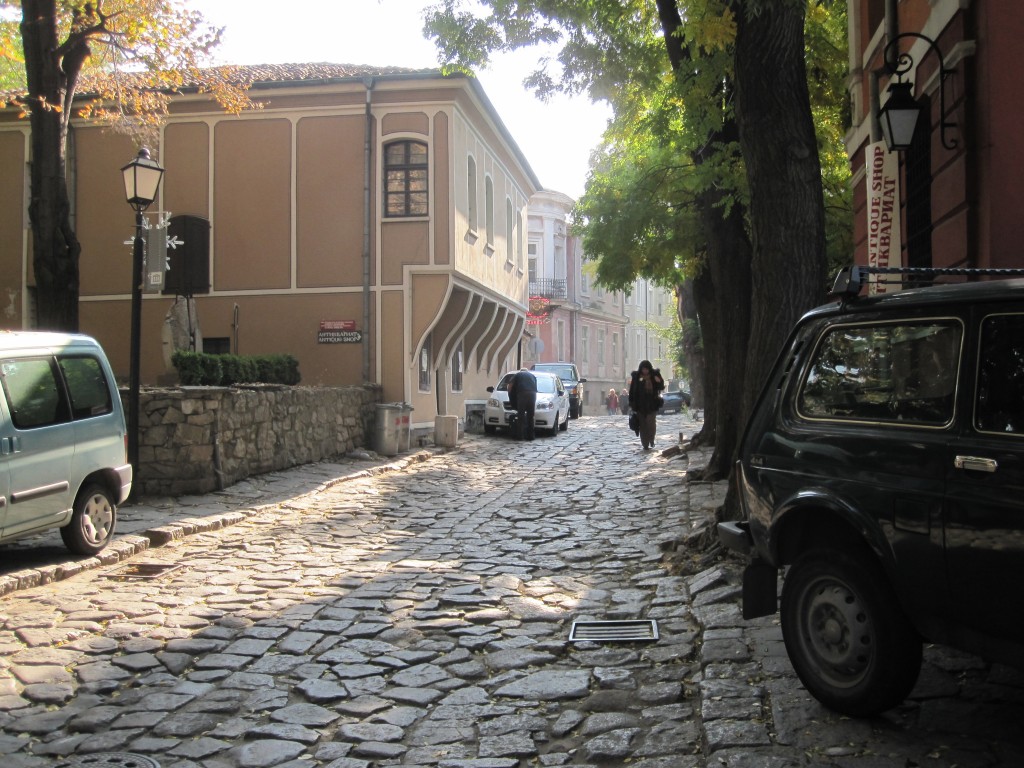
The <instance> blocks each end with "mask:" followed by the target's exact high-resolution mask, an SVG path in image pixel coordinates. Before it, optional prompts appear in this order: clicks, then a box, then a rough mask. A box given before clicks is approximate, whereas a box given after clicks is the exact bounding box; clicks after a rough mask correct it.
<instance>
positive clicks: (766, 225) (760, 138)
mask: <svg viewBox="0 0 1024 768" xmlns="http://www.w3.org/2000/svg"><path fill="white" fill-rule="evenodd" d="M804 13H805V5H804V4H803V3H799V2H776V3H763V4H761V5H760V6H759V10H758V12H757V13H750V14H746V13H744V12H743V9H742V8H741V9H740V10H739V12H738V13H737V35H736V103H737V107H736V115H737V124H738V126H739V139H740V147H741V150H742V154H743V161H744V164H745V166H746V171H747V180H748V183H749V186H750V222H751V229H752V239H753V259H752V262H751V269H750V274H751V276H752V278H753V286H752V312H751V316H750V345H749V350H748V355H747V361H746V367H745V379H746V383H747V386H746V387H745V388H744V391H743V398H742V400H740V401H737V403H739V404H741V405H742V407H741V409H740V413H739V417H740V419H741V424H742V423H745V422H746V417H747V415H748V414H749V413H750V410H751V409H752V408H753V405H754V401H755V399H756V398H757V396H758V394H759V393H760V390H761V386H762V383H763V382H764V381H765V380H766V379H767V377H768V374H769V372H770V370H771V367H772V365H773V364H774V362H775V358H776V357H777V355H778V353H779V350H780V348H781V346H782V344H783V343H784V341H785V339H786V337H787V336H788V334H789V332H790V330H791V329H792V327H793V325H794V323H795V322H796V321H797V320H798V319H799V317H800V315H802V314H803V313H804V312H805V311H807V310H808V309H810V308H811V307H813V306H814V305H815V304H818V303H820V302H821V301H822V299H823V296H824V294H823V290H824V285H825V216H824V210H825V208H824V199H823V197H822V187H821V166H820V162H819V158H818V146H817V141H816V139H815V133H814V123H813V120H812V118H811V106H810V97H809V95H808V91H807V72H806V68H805V65H804Z"/></svg>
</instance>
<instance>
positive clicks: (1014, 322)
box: [719, 267, 1024, 716]
mask: <svg viewBox="0 0 1024 768" xmlns="http://www.w3.org/2000/svg"><path fill="white" fill-rule="evenodd" d="M869 271H875V272H881V273H884V274H889V273H891V272H892V271H893V270H867V269H864V268H856V267H854V268H852V269H850V270H848V271H845V272H844V273H843V274H841V275H840V277H839V279H838V280H837V284H836V288H835V289H834V291H833V296H834V297H835V298H836V299H837V301H836V302H835V303H832V304H828V305H826V306H823V307H819V308H818V309H816V310H813V311H811V312H809V313H808V314H807V315H805V316H804V317H803V318H802V319H801V320H800V322H799V323H798V324H797V326H796V328H795V329H794V330H793V332H792V334H791V336H790V338H789V341H788V342H787V343H786V345H785V347H784V348H783V351H782V354H781V355H780V357H779V359H778V362H777V363H776V365H775V368H774V370H773V371H772V374H771V378H770V379H769V380H768V382H767V383H766V385H765V387H764V390H763V392H762V394H761V397H760V400H759V402H758V403H757V405H756V406H755V409H754V412H753V414H752V416H751V418H750V420H749V422H748V424H747V427H746V433H745V436H744V438H743V441H742V445H741V448H740V456H739V460H738V462H737V466H736V469H735V471H734V473H733V482H734V484H735V485H734V491H736V492H737V493H736V495H737V497H738V499H739V501H740V504H741V507H742V510H741V520H740V521H738V522H725V523H721V524H720V525H719V537H720V539H721V540H722V542H723V543H724V544H726V545H727V546H730V547H732V548H734V549H738V550H740V551H743V552H747V553H748V554H749V556H750V560H749V564H748V566H747V568H746V571H745V573H744V589H743V615H744V617H745V618H754V617H757V616H765V615H770V614H773V613H775V611H776V610H780V611H781V623H782V631H783V637H784V639H785V643H786V649H787V651H788V654H789V657H790V660H791V661H792V663H793V666H794V668H795V669H796V672H797V674H798V675H799V677H800V679H801V680H802V681H803V683H804V685H805V686H806V687H807V689H808V690H809V691H810V692H811V693H812V694H813V695H814V696H815V697H817V698H818V699H819V700H820V701H822V702H823V703H824V704H826V705H827V706H829V707H831V708H833V709H835V710H837V711H839V712H843V713H846V714H849V715H854V716H864V715H871V714H875V713H878V712H880V711H882V710H885V709H888V708H890V707H892V706H894V705H896V704H898V703H899V702H900V701H902V700H903V699H904V698H905V697H906V696H907V695H908V694H909V693H910V691H911V689H912V688H913V687H914V685H915V682H916V680H917V676H918V673H919V670H920V665H921V651H922V642H923V641H932V642H938V643H943V644H946V645H951V646H955V647H959V648H961V649H963V650H966V651H968V652H971V653H975V654H978V655H981V656H984V657H987V658H989V659H992V660H997V661H1002V662H1005V663H1008V664H1011V665H1015V666H1020V665H1021V664H1022V661H1024V590H1022V589H1021V584H1022V583H1024V280H1009V279H999V280H984V281H977V278H978V277H982V276H988V277H991V276H994V275H993V273H998V276H1000V277H1005V276H1007V275H1008V273H1011V272H1012V273H1013V274H1024V272H1022V271H1019V270H1012V271H1011V270H985V271H984V275H982V274H980V273H979V271H974V270H927V271H924V272H923V273H922V272H921V271H919V270H918V271H914V272H913V276H914V277H918V278H924V279H926V280H928V281H929V282H932V281H934V280H936V279H945V277H944V275H945V274H946V273H956V274H960V275H966V276H967V277H968V278H969V279H972V280H974V281H973V282H969V283H961V284H955V285H954V284H944V285H938V284H935V285H931V286H930V287H924V288H919V289H914V290H901V291H898V292H896V293H891V294H888V295H878V296H865V297H861V296H859V295H858V294H859V292H860V288H861V285H862V284H863V283H864V282H865V279H866V273H867V272H869ZM903 272H909V270H903ZM902 277H903V279H906V276H905V275H904V276H902ZM783 568H788V570H786V571H785V576H784V579H783V583H782V600H781V608H778V607H777V599H776V596H777V579H778V574H779V571H780V569H783Z"/></svg>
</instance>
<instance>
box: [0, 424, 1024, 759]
mask: <svg viewBox="0 0 1024 768" xmlns="http://www.w3.org/2000/svg"><path fill="white" fill-rule="evenodd" d="M694 427H695V425H694V424H693V423H692V422H690V421H688V419H687V417H686V416H685V415H681V416H678V417H668V418H665V419H662V420H661V421H660V424H659V429H660V432H661V434H660V435H659V438H658V444H657V447H658V448H659V449H666V448H671V447H672V446H674V445H675V444H676V439H675V437H676V434H677V433H679V432H692V430H693V429H694ZM700 460H701V459H700V456H699V455H691V456H689V458H688V459H687V458H686V457H680V456H675V457H671V456H665V455H662V453H660V452H650V451H648V452H644V451H642V450H641V449H640V446H639V444H638V441H637V440H636V439H635V438H634V437H633V435H632V434H631V433H629V432H628V431H627V429H626V426H625V419H616V418H607V417H591V418H584V419H581V420H579V421H574V422H572V424H571V426H570V428H569V431H568V432H566V433H561V434H559V435H558V436H556V437H550V438H549V437H542V438H538V439H537V440H536V441H534V442H532V443H519V442H514V441H511V440H508V439H506V438H502V437H491V438H485V437H470V438H467V439H466V440H464V441H461V442H460V444H459V447H458V448H457V449H456V450H455V451H452V452H447V453H440V452H439V453H432V452H423V453H417V454H415V455H414V456H411V457H405V458H403V459H402V460H400V461H397V462H390V461H389V462H381V461H376V462H374V461H369V462H367V464H368V466H370V468H371V470H372V471H359V463H358V462H357V461H354V460H349V461H344V462H339V463H338V464H336V465H329V464H325V465H315V466H313V467H306V468H300V469H297V470H294V471H292V472H288V473H276V474H275V475H274V476H268V477H267V478H262V479H256V480H253V481H251V482H250V483H248V484H242V485H241V486H240V487H236V488H233V489H229V491H228V492H226V493H222V494H214V495H211V496H209V497H197V498H194V499H187V500H180V502H179V507H180V508H179V507H175V506H174V505H173V504H171V503H170V502H169V501H168V500H158V501H156V502H153V503H147V504H142V505H139V506H138V507H134V508H132V507H126V508H125V510H124V512H125V515H124V525H123V526H122V532H123V533H122V536H121V539H120V541H119V542H118V545H119V546H121V547H122V548H124V547H125V546H126V544H125V542H128V543H132V542H133V541H134V540H135V539H145V541H146V543H147V545H148V544H149V537H150V536H151V537H152V539H153V544H154V545H155V544H162V545H161V546H153V547H152V548H148V549H147V548H146V546H141V545H140V546H138V547H136V548H135V549H134V554H132V553H129V552H127V549H126V550H125V552H123V553H120V554H117V555H116V556H114V557H111V558H108V559H107V560H106V561H101V560H97V561H93V562H89V563H87V564H86V565H85V566H83V567H79V568H76V566H75V565H74V564H65V563H62V562H61V559H62V558H63V555H57V554H55V553H56V551H57V549H56V545H55V544H54V545H53V548H54V549H53V552H50V554H49V558H50V559H49V560H48V561H47V560H46V555H43V554H40V551H41V550H42V551H47V550H48V547H50V546H51V542H50V540H49V539H46V538H45V537H44V538H43V539H40V540H37V541H35V542H26V543H24V544H23V545H20V546H14V547H7V548H3V549H2V550H0V552H3V555H4V562H5V563H7V565H6V567H5V570H6V571H7V573H6V575H5V576H3V577H0V578H2V579H7V580H8V581H7V582H4V583H5V584H6V587H5V589H6V590H7V591H8V593H7V594H6V595H5V596H4V597H2V598H0V755H3V757H2V762H3V768H19V767H21V766H48V767H49V766H77V765H86V764H92V765H97V764H98V765H103V766H106V765H119V766H122V765H129V764H130V765H143V764H145V765H152V764H159V766H161V767H162V768H193V767H197V766H201V767H202V768H238V767H244V768H260V767H263V766H274V767H275V768H277V767H279V766H280V767H285V768H300V767H301V768H313V767H314V766H315V767H317V768H377V767H378V766H388V765H402V766H430V767H431V768H435V767H436V768H526V766H558V765H573V766H581V765H587V766H626V765H629V766H634V767H637V768H690V767H691V766H701V767H702V768H703V767H704V766H720V765H722V766H735V767H737V768H741V767H745V766H758V768H761V767H763V766H767V767H768V768H783V767H785V766H837V767H839V768H907V767H909V766H937V767H945V768H952V767H953V766H961V767H965V768H966V767H970V768H974V767H980V766H1001V765H1006V766H1018V765H1021V764H1024V734H1022V733H1021V728H1020V722H1022V715H1024V706H1022V704H1024V679H1022V677H1021V675H1020V673H1016V672H1012V671H1009V670H1007V669H1005V668H1000V667H990V666H988V665H985V664H982V663H981V662H979V661H978V660H977V659H974V658H973V657H967V656H963V655H958V654H954V653H952V652H949V651H945V650H942V649H929V650H928V652H927V664H926V667H925V670H924V673H923V675H922V679H921V683H920V684H919V686H918V688H917V690H915V692H914V695H913V696H912V697H911V699H910V700H909V701H908V702H907V703H905V704H904V705H902V706H901V707H899V708H897V709H895V710H893V711H891V712H889V713H886V715H885V716H884V717H881V718H877V719H874V720H865V721H851V720H848V719H845V718H840V717H837V716H835V715H833V714H831V713H830V712H828V711H827V710H825V709H823V708H822V707H821V706H819V705H817V704H816V703H815V702H814V701H813V700H811V699H810V698H809V697H808V696H807V695H806V694H805V693H804V691H803V689H802V688H801V687H800V685H799V683H798V682H797V681H796V680H795V678H794V675H793V672H792V669H791V667H790V666H789V663H788V660H787V659H786V656H785V651H784V649H783V647H782V642H781V635H780V632H779V630H778V626H777V622H776V621H774V620H772V619H762V620H759V621H757V622H744V621H743V620H742V619H741V618H740V616H739V605H738V587H737V586H736V585H737V581H738V573H739V564H738V563H737V562H735V561H732V560H728V559H715V558H713V557H710V556H708V555H706V554H705V553H703V552H701V551H695V550H693V549H690V548H689V547H692V546H693V544H694V543H695V542H696V541H697V540H698V539H699V538H700V536H699V534H700V532H701V531H702V530H704V531H706V530H708V520H709V516H710V514H711V510H712V509H713V508H714V507H715V506H716V505H717V504H718V503H720V501H721V499H722V497H723V495H724V491H725V489H724V486H723V484H722V483H715V484H707V483H700V482H686V480H687V477H686V472H687V468H688V466H689V463H690V462H694V463H698V464H699V462H700ZM341 476H346V477H347V479H346V480H344V481H343V482H336V481H335V480H336V479H337V478H338V477H341ZM227 523H231V524H230V525H227ZM126 529H127V530H126ZM147 531H148V532H149V533H148V534H147V536H145V537H143V536H142V534H143V533H145V532H147ZM185 534H188V535H185ZM136 543H137V542H136ZM133 546H134V545H133ZM12 558H13V560H15V561H17V562H16V564H15V565H12V564H11V560H12ZM153 566H166V567H167V568H168V570H167V571H166V572H164V573H163V574H162V575H160V576H159V577H158V578H152V579H142V578H137V577H138V576H142V575H149V574H147V573H146V572H147V571H148V570H149V568H150V567H153ZM33 573H34V574H37V575H36V576H32V575H30V574H33ZM33 584H35V586H33ZM636 619H653V620H656V622H657V628H658V632H659V637H658V639H657V640H653V641H631V642H592V641H584V642H570V641H569V632H570V626H571V624H572V622H573V621H576V620H593V621H603V620H620V621H621V620H636ZM90 759H91V760H93V761H94V762H92V763H90V762H86V761H88V760H90ZM135 759H141V760H146V759H148V760H149V761H151V762H148V763H140V762H127V761H129V760H135ZM96 761H104V762H96Z"/></svg>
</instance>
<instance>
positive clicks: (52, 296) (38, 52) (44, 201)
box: [21, 0, 81, 331]
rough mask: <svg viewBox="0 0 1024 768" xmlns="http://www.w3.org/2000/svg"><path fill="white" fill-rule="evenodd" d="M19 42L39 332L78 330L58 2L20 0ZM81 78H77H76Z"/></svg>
mask: <svg viewBox="0 0 1024 768" xmlns="http://www.w3.org/2000/svg"><path fill="white" fill-rule="evenodd" d="M21 6H22V22H21V36H22V42H23V46H24V50H25V72H26V75H27V79H28V92H29V110H30V118H29V123H30V126H31V129H32V139H31V141H32V162H31V171H30V183H31V193H30V199H29V207H28V212H29V220H30V221H31V224H32V266H33V269H34V271H35V282H36V312H37V317H38V325H39V327H40V328H47V329H51V330H65V331H77V330H78V257H79V253H80V252H81V246H80V245H79V242H78V238H77V237H76V235H75V231H74V229H73V228H72V226H71V206H70V203H69V199H68V187H67V176H66V173H65V170H66V159H65V158H66V148H67V124H68V119H69V117H70V115H69V114H68V111H67V109H66V108H65V106H66V97H67V95H68V87H67V83H68V80H67V76H66V74H65V72H64V71H63V70H62V69H61V61H60V57H59V56H58V54H57V50H58V44H57V11H56V2H55V0H22V4H21ZM76 74H77V73H76Z"/></svg>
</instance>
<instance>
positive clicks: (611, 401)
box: [604, 388, 619, 416]
mask: <svg viewBox="0 0 1024 768" xmlns="http://www.w3.org/2000/svg"><path fill="white" fill-rule="evenodd" d="M604 405H605V408H607V409H608V415H609V416H614V415H615V414H617V413H618V412H619V395H618V393H617V392H616V391H615V389H614V388H613V389H609V390H608V397H606V398H605V399H604Z"/></svg>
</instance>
